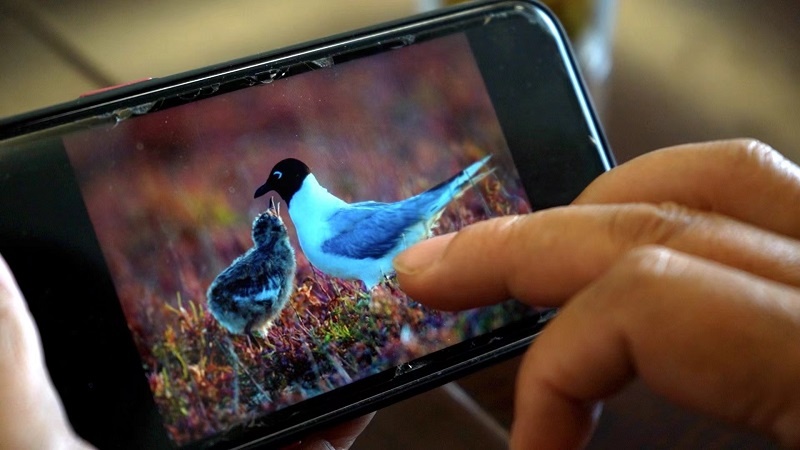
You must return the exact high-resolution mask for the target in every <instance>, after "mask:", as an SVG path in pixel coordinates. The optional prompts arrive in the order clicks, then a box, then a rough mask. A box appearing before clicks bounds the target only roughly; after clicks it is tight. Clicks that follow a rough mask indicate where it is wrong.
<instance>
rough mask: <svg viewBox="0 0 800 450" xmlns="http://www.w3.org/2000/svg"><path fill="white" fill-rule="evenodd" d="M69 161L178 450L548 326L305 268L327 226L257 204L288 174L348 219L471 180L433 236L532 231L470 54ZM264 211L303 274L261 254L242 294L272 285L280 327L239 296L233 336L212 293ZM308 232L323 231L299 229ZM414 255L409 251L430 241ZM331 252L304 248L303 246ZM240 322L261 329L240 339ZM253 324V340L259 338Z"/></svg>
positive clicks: (261, 105) (170, 112)
mask: <svg viewBox="0 0 800 450" xmlns="http://www.w3.org/2000/svg"><path fill="white" fill-rule="evenodd" d="M65 146H66V148H67V152H68V155H69V158H70V161H71V163H72V165H73V167H74V170H75V172H76V174H77V177H78V181H79V185H80V188H81V191H82V195H83V197H84V201H85V204H86V207H87V209H88V211H89V215H90V218H91V221H92V224H93V226H94V228H95V232H96V234H97V237H98V240H99V242H100V246H101V248H102V251H103V255H104V257H105V260H106V262H107V265H108V268H109V272H110V274H111V276H112V279H113V281H114V284H115V287H116V291H117V294H118V298H119V301H120V302H121V305H122V309H123V311H124V313H125V316H126V320H127V323H128V327H129V329H130V332H131V334H132V336H133V339H134V341H135V343H136V346H137V348H138V350H139V353H140V355H141V360H142V365H143V368H144V371H145V374H146V376H147V379H148V381H149V385H150V388H151V390H152V394H153V398H154V399H155V402H156V404H157V406H158V408H159V411H160V413H161V416H162V418H163V422H164V426H165V428H166V430H167V433H168V434H169V436H170V437H171V439H172V440H173V441H174V442H175V443H176V444H178V445H185V444H190V443H194V442H198V441H201V440H203V439H206V438H208V437H211V436H214V435H217V434H219V433H224V432H225V431H227V430H230V429H231V428H233V427H237V426H242V425H243V424H247V423H249V422H251V421H252V420H254V419H258V418H263V417H265V416H268V415H269V414H270V413H272V412H275V411H279V410H281V409H283V408H287V407H289V406H291V405H295V404H298V403H300V402H302V401H304V400H306V399H309V398H312V397H315V396H318V395H320V394H324V393H327V392H331V391H334V390H335V389H337V388H339V387H341V386H344V385H347V384H349V383H352V382H353V381H356V380H361V379H365V378H367V377H369V376H371V375H374V374H377V373H380V372H384V371H387V370H394V369H395V368H396V367H398V366H400V365H402V364H405V363H408V362H413V361H414V360H415V359H417V358H420V357H424V356H426V355H430V354H431V353H433V352H436V351H439V350H441V349H443V348H446V347H448V346H450V345H453V344H456V343H459V342H463V341H465V340H467V339H470V338H472V337H474V336H477V335H481V334H484V333H487V332H490V331H492V330H495V329H498V328H500V327H502V326H504V325H507V324H509V323H512V322H515V321H517V320H520V319H522V318H523V317H526V316H530V315H532V314H534V312H533V311H532V310H530V309H529V308H527V307H525V306H522V305H520V304H518V303H515V302H507V303H504V304H500V305H497V306H495V307H490V308H483V309H475V310H469V311H464V312H457V313H452V312H442V311H436V310H432V309H430V308H427V307H425V306H423V305H421V304H419V303H417V302H415V301H413V300H412V299H410V298H409V297H408V296H407V295H406V294H404V293H403V292H402V291H401V290H400V289H399V286H398V283H397V282H396V280H395V279H394V277H393V276H392V274H391V271H390V270H386V272H387V273H385V274H383V275H384V276H382V277H380V279H379V280H376V281H377V283H372V282H365V280H363V279H358V278H357V277H353V276H349V275H345V276H341V272H335V271H333V270H331V269H330V268H328V267H323V266H325V264H322V263H318V264H316V265H315V264H312V262H310V261H309V260H310V259H312V260H315V261H317V260H318V259H315V258H314V257H311V258H310V257H309V255H307V253H309V252H310V253H313V252H316V253H319V252H320V251H323V250H324V249H325V248H328V249H330V248H334V247H336V246H335V245H334V246H331V245H328V246H327V247H325V246H321V247H320V246H319V245H317V247H316V249H313V250H312V249H310V248H306V249H304V248H303V246H301V243H300V240H298V228H302V230H305V231H303V232H304V233H306V234H308V233H313V232H314V230H317V232H319V233H324V230H325V229H326V228H325V227H326V226H327V227H329V226H328V225H326V224H324V223H322V222H320V221H321V220H322V217H323V216H322V215H320V214H311V212H309V211H305V212H306V214H305V215H304V214H303V211H300V210H298V211H293V210H292V208H293V202H295V201H297V199H298V198H299V196H300V194H299V193H298V194H295V197H294V198H293V199H292V200H291V201H289V202H288V206H287V200H286V199H285V198H282V197H281V196H280V195H278V193H276V192H270V193H267V194H266V195H264V196H261V197H259V198H254V192H255V191H256V189H257V188H258V187H259V186H261V185H262V184H264V182H265V181H266V180H267V178H268V177H269V176H270V175H271V174H272V172H273V167H275V165H276V164H277V163H279V162H280V161H281V160H284V159H286V158H295V159H297V160H300V161H302V162H303V163H305V164H306V165H307V166H308V167H309V168H310V171H311V173H312V174H313V176H314V178H315V179H316V181H317V182H318V184H319V186H320V188H321V189H325V190H327V191H328V193H329V194H330V195H331V196H333V197H335V198H338V199H340V200H341V202H342V203H341V204H346V203H348V204H353V203H358V202H365V201H374V202H385V203H392V202H397V201H401V200H404V199H407V198H410V197H413V196H415V195H417V194H420V193H423V192H425V191H427V190H429V189H431V188H433V187H435V186H437V185H439V184H440V183H442V182H445V181H446V180H449V179H451V177H453V176H455V175H456V174H458V173H459V172H461V171H462V170H464V169H466V168H468V167H473V168H477V169H478V171H477V172H476V173H475V174H474V176H470V177H469V178H470V180H469V181H468V182H467V183H461V184H459V186H458V187H457V188H454V189H453V190H454V191H455V194H458V195H455V194H454V195H452V198H445V200H444V201H442V205H441V206H442V207H441V208H440V210H438V211H436V213H435V214H430V215H429V216H427V220H426V221H424V222H425V223H424V224H423V225H421V226H424V227H425V229H424V235H438V234H442V233H447V232H451V231H455V230H458V229H460V228H462V227H464V226H466V225H468V224H470V223H473V222H476V221H480V220H484V219H488V218H491V217H497V216H502V215H508V214H517V213H526V212H529V211H530V207H529V204H530V203H529V201H528V199H527V197H526V194H525V191H524V189H523V187H522V184H521V182H520V179H519V175H518V173H517V170H516V168H515V167H514V165H513V162H512V158H511V154H510V153H509V150H508V147H507V144H506V141H505V139H504V136H503V133H502V131H501V129H500V126H499V124H498V121H497V118H496V116H495V110H494V108H493V106H492V103H491V101H490V99H489V96H488V94H487V91H486V89H485V87H484V83H483V81H482V78H481V74H480V72H479V70H478V67H477V66H476V63H475V61H474V58H473V55H472V53H471V50H470V48H469V44H468V42H467V39H466V38H465V37H464V36H461V35H454V36H450V37H446V38H440V39H435V40H431V41H428V42H424V43H419V44H415V45H411V46H409V47H406V48H403V49H399V50H393V51H391V52H388V53H383V54H378V55H375V56H370V57H367V58H362V59H358V60H353V61H349V62H346V63H342V64H338V65H330V66H327V67H320V68H319V69H316V70H313V71H310V72H306V73H303V74H300V75H297V76H292V77H288V78H285V79H280V80H276V81H274V82H271V83H265V84H263V85H257V86H254V87H252V88H247V89H243V90H239V91H235V92H233V93H228V94H224V95H219V96H216V97H213V98H209V99H205V100H202V101H197V102H193V103H189V104H186V105H183V106H179V107H174V108H170V109H166V110H162V111H159V112H155V113H151V114H146V115H143V116H139V117H136V118H133V119H129V120H125V121H122V122H120V123H118V124H116V125H115V126H113V127H108V128H102V129H93V130H89V131H84V132H81V133H77V134H73V135H70V136H68V137H67V138H66V139H65ZM486 157H489V158H488V160H484V159H485V158H486ZM480 161H483V162H480ZM270 198H271V199H272V200H274V201H275V202H276V203H277V204H278V209H279V211H280V212H279V214H280V217H281V219H282V225H276V227H277V228H275V230H273V231H272V233H275V234H274V236H272V238H274V240H283V242H284V243H288V245H290V246H291V248H292V250H293V253H294V254H293V255H292V257H291V259H293V260H290V259H289V258H287V257H286V255H285V254H281V255H278V253H270V250H265V251H262V255H261V257H262V258H267V259H270V260H271V261H272V262H273V263H272V265H271V266H270V267H272V269H270V270H273V272H270V271H269V270H266V271H261V272H259V273H256V274H254V275H253V274H251V276H250V277H249V279H248V281H247V282H248V283H250V284H251V285H256V287H258V283H263V289H261V290H260V292H261V294H260V295H261V300H260V301H263V300H264V298H266V297H269V296H273V297H276V298H275V299H273V300H272V305H273V306H274V307H273V308H272V309H271V310H270V311H265V312H263V313H260V316H259V313H258V312H253V310H254V308H255V307H252V305H251V304H248V303H247V302H250V301H252V302H255V301H256V300H255V299H248V298H247V296H246V295H242V296H240V297H237V300H236V302H239V303H237V305H236V306H230V305H229V310H228V311H227V312H226V314H227V316H225V318H224V319H223V320H222V321H221V320H219V319H218V318H217V317H216V316H215V315H214V314H212V312H211V311H210V308H209V299H208V298H207V297H208V295H207V294H208V290H209V286H210V285H211V284H212V282H213V281H214V280H215V278H216V277H217V276H218V275H219V274H220V273H222V272H223V271H225V270H226V269H228V268H229V267H231V266H235V265H237V264H238V265H239V266H242V264H243V260H242V259H237V258H239V257H241V256H242V255H245V254H247V253H248V251H250V249H251V248H253V247H254V242H253V238H252V231H253V229H252V227H253V223H254V219H255V218H256V217H257V216H259V214H262V213H264V212H265V211H267V210H268V209H269V205H270V203H269V202H270ZM334 203H335V202H334ZM326 205H327V203H326ZM303 220H312V221H313V220H315V221H317V222H312V223H310V224H304V225H303V226H302V227H298V224H297V221H303ZM378 225H381V226H382V227H383V228H392V224H391V223H387V222H385V221H384V222H382V224H378ZM370 226H375V224H370V223H369V222H368V221H365V222H363V223H359V224H358V225H357V227H356V228H359V230H360V231H359V230H356V231H353V232H352V233H350V234H351V235H355V236H361V235H359V234H358V233H359V232H361V231H364V229H366V228H368V227H370ZM281 227H283V228H281ZM329 228H330V227H329ZM302 230H301V231H302ZM308 230H312V231H308ZM320 230H323V231H320ZM331 236H332V235H325V236H323V237H324V238H325V239H329V238H331V239H332V237H331ZM408 236H409V237H407V238H406V237H403V238H402V239H401V240H400V241H402V242H403V243H405V244H409V245H410V244H413V242H414V241H415V240H418V239H421V238H424V237H425V236H419V237H415V236H416V235H413V233H410V234H408ZM301 238H302V237H301ZM351 238H352V236H351ZM320 239H321V238H319V237H314V236H306V237H305V238H304V240H305V241H306V243H308V242H310V243H311V244H307V246H312V245H313V244H314V242H317V243H319V241H320ZM323 240H324V239H323ZM406 240H408V241H411V242H406ZM400 241H396V242H395V243H397V242H400ZM358 243H359V242H356V244H358ZM340 244H341V243H340ZM342 245H344V244H342ZM375 245H376V248H378V247H380V246H381V245H383V247H386V245H384V244H382V243H380V242H378V243H376V244H375ZM344 246H346V245H344ZM340 247H341V246H340ZM320 249H322V250H320ZM306 250H308V252H307V251H306ZM251 253H252V252H251ZM378 253H380V252H378V250H375V251H374V252H372V253H371V254H370V255H371V256H370V257H373V258H377V257H378ZM350 256H351V259H353V258H356V256H353V255H350ZM475 256H476V258H477V257H480V255H475ZM248 261H250V262H251V263H252V264H256V262H253V261H255V260H254V259H250V260H247V261H244V262H245V263H247V262H248ZM340 262H341V261H340ZM362 262H363V261H362ZM342 264H347V261H346V260H345V262H344V263H342ZM316 266H320V267H316ZM239 269H241V270H242V271H245V272H246V271H247V268H242V267H239ZM274 271H277V272H274ZM281 271H282V272H281ZM251 272H258V271H257V270H252V271H251ZM278 272H280V273H282V274H283V275H280V274H278ZM331 272H335V273H334V274H332V273H331ZM280 276H285V277H289V280H288V283H289V284H288V289H287V290H285V291H281V292H278V291H280V290H279V289H277V288H276V287H275V286H277V285H275V284H274V283H273V284H269V282H268V281H269V280H267V278H270V277H272V278H275V277H278V278H280ZM273 281H274V280H273ZM243 283H244V282H243ZM235 288H236V287H235V286H234V287H231V288H230V289H235ZM253 295H255V294H252V295H251V296H253ZM277 297H280V298H277ZM234 303H235V302H234ZM248 308H250V309H248ZM255 309H256V310H257V308H255ZM239 310H241V311H244V310H247V311H249V313H248V314H250V316H247V317H243V318H241V320H238V319H237V317H236V314H238V313H239V312H237V311H239ZM241 314H245V313H244V312H241ZM267 316H268V317H267ZM250 318H252V319H253V321H252V324H255V325H258V327H255V326H254V327H247V324H248V323H251V322H249V320H250ZM262 322H266V323H268V325H265V324H264V323H262ZM226 324H227V326H226ZM261 325H265V326H261ZM237 327H238V328H237ZM231 328H233V330H231ZM256 328H258V329H256Z"/></svg>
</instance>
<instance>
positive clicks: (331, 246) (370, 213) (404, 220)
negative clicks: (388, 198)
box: [322, 199, 423, 259]
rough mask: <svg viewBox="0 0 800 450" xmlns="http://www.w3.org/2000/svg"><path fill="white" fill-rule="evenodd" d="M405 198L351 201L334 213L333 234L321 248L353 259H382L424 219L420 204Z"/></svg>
mask: <svg viewBox="0 0 800 450" xmlns="http://www.w3.org/2000/svg"><path fill="white" fill-rule="evenodd" d="M408 200H411V199H408ZM408 200H406V201H401V202H397V203H379V202H362V203H354V204H352V205H350V206H349V207H348V208H345V209H342V210H340V211H338V212H336V213H335V214H333V215H332V216H331V218H330V222H329V225H330V227H331V229H332V230H333V231H334V235H333V236H332V237H331V238H329V239H328V240H326V241H325V242H323V243H322V250H323V251H325V252H327V253H332V254H336V255H340V256H345V257H348V258H354V259H365V258H373V259H378V258H382V257H383V256H385V255H386V254H387V253H389V252H390V251H391V250H392V249H394V248H395V247H396V246H397V245H398V244H399V243H400V242H401V241H402V239H403V235H404V234H405V232H406V230H408V229H409V228H410V227H411V226H413V225H414V224H416V223H418V222H420V221H421V220H423V212H422V211H420V210H419V206H420V205H418V204H417V202H414V201H411V202H409V201H408Z"/></svg>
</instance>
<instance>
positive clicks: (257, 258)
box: [206, 198, 297, 336]
mask: <svg viewBox="0 0 800 450" xmlns="http://www.w3.org/2000/svg"><path fill="white" fill-rule="evenodd" d="M252 237H253V244H254V245H253V247H252V248H251V249H249V250H247V252H245V253H244V254H243V255H242V256H239V257H238V258H236V259H235V260H234V261H233V263H231V265H230V266H229V267H228V268H227V269H225V270H223V271H222V272H221V273H220V274H219V275H217V277H216V278H215V279H214V281H213V282H212V283H211V285H210V286H209V287H208V291H207V293H206V298H207V300H208V309H209V311H211V314H212V315H213V316H214V318H215V319H217V322H219V323H220V325H222V326H223V327H224V328H225V329H226V330H228V331H229V332H231V333H234V334H246V335H252V334H253V331H256V330H259V331H260V332H261V334H262V336H265V335H266V331H267V329H268V328H269V326H270V324H271V323H272V321H273V320H274V319H275V318H276V317H277V316H278V315H279V314H280V312H281V310H282V309H283V307H284V306H285V305H286V303H287V301H288V300H289V297H290V296H291V293H292V290H293V288H294V278H295V272H296V269H297V267H296V262H295V256H294V250H293V249H292V246H291V244H290V243H289V235H288V233H287V232H286V226H285V225H284V224H283V221H282V220H281V217H280V214H279V211H278V208H277V207H276V206H275V202H274V201H273V200H272V199H271V198H270V207H269V209H268V210H267V211H265V212H263V213H261V214H259V215H258V216H257V217H256V218H255V220H254V221H253V231H252Z"/></svg>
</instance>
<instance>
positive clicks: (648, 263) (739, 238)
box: [0, 140, 800, 449]
mask: <svg viewBox="0 0 800 450" xmlns="http://www.w3.org/2000/svg"><path fill="white" fill-rule="evenodd" d="M475 252H479V253H480V254H481V255H482V257H481V258H473V257H471V255H474V254H475ZM537 262H542V263H541V264H537ZM395 267H396V269H397V272H398V280H399V281H400V284H401V286H402V288H403V289H404V290H405V291H406V292H407V293H409V295H411V296H412V297H413V298H415V299H417V300H419V301H421V302H424V303H426V304H428V305H430V306H433V307H437V308H443V309H463V308H469V307H474V306H478V305H483V304H489V303H493V302H498V301H502V300H504V299H506V298H509V297H514V298H517V299H520V300H522V301H526V302H529V303H531V304H536V305H550V306H559V307H561V312H560V313H559V315H558V316H557V317H556V318H555V319H554V320H553V321H552V323H550V324H549V325H548V327H547V328H546V329H545V331H544V332H543V333H542V335H541V336H540V337H539V338H538V339H537V340H536V341H535V343H534V344H533V345H531V347H530V349H529V350H528V352H527V353H526V355H525V357H524V361H523V364H522V366H521V368H520V372H519V374H518V380H517V387H518V389H517V396H516V402H515V422H514V426H513V430H512V448H513V449H528V448H580V447H582V446H583V445H585V444H586V442H587V441H588V439H589V438H590V436H591V433H592V431H593V429H594V426H595V423H596V419H597V412H598V411H599V405H601V403H602V400H603V399H605V398H607V397H609V396H611V395H613V394H614V393H615V392H618V391H619V390H620V389H622V388H623V387H624V386H625V385H626V384H627V383H629V382H631V381H632V380H633V379H634V378H637V377H638V378H641V379H642V380H643V381H644V382H645V383H647V384H648V385H649V386H650V387H651V388H652V389H653V390H655V391H656V392H658V393H660V394H661V395H663V396H664V397H665V398H667V399H669V400H671V401H673V402H675V403H677V404H679V405H682V406H684V407H686V408H690V409H693V410H696V411H699V412H701V413H705V414H708V415H711V416H715V417H718V418H721V419H723V420H725V421H728V422H729V423H732V424H734V425H736V426H741V427H744V428H749V429H752V430H756V431H758V432H761V433H764V434H766V435H769V436H771V437H773V438H774V439H775V440H777V441H778V442H779V443H781V444H782V445H785V446H787V447H795V448H800V426H798V424H800V390H799V389H797V380H800V168H798V167H797V166H796V165H794V164H792V163H791V162H789V161H787V160H786V159H784V158H783V157H781V156H780V155H779V154H778V153H777V152H775V151H774V150H772V149H770V148H769V147H767V146H765V145H764V144H761V143H758V142H755V141H749V140H740V141H725V142H715V143H707V144H693V145H687V146H682V147H679V148H672V149H666V150H662V151H657V152H653V153H650V154H647V155H645V156H643V157H640V158H638V159H636V160H633V161H630V162H628V163H626V164H624V165H622V166H620V167H618V168H616V169H614V170H612V171H610V172H608V173H607V174H604V175H603V176H601V177H600V178H598V179H597V180H596V181H595V182H594V183H592V184H591V185H590V186H589V187H588V188H587V189H586V190H585V191H584V192H583V194H581V196H580V197H579V198H578V199H577V200H576V201H575V202H574V205H572V206H568V207H564V208H554V209H551V210H547V211H542V212H537V213H534V214H529V215H525V216H511V217H503V218H498V219H493V220H490V221H486V222H481V223H479V224H475V225H471V226H469V227H467V228H465V229H463V230H462V231H460V232H458V233H455V234H450V235H445V236H440V237H437V238H433V239H429V240H427V241H423V242H422V243H419V244H417V245H416V246H414V247H412V248H410V249H408V250H406V251H405V252H404V253H402V254H401V255H400V256H398V258H397V259H396V260H395ZM0 334H2V336H0V338H1V339H0V405H3V408H2V409H0V414H2V417H0V427H2V430H1V431H0V448H50V447H55V446H62V447H67V448H69V447H73V448H85V447H86V444H85V443H83V442H82V441H80V440H79V439H78V438H77V437H76V436H75V434H74V433H73V432H72V430H71V428H70V426H69V424H68V423H67V421H66V419H65V417H64V415H63V409H62V407H61V404H60V401H59V399H58V397H57V395H56V393H55V391H54V390H53V389H52V386H51V383H50V380H49V377H48V375H47V372H46V370H45V368H44V364H43V362H42V356H41V349H40V346H39V340H38V335H37V332H36V329H35V326H34V324H33V322H32V320H31V318H30V314H29V313H28V310H27V307H26V305H25V303H24V301H23V299H22V295H21V294H20V293H19V290H18V289H17V287H16V284H15V282H14V280H13V277H12V276H11V274H10V272H9V271H8V269H7V267H6V266H5V264H0ZM6 405H8V406H6ZM368 421H369V418H368V417H367V418H362V419H360V420H358V421H354V422H350V423H348V424H345V425H342V426H339V427H336V428H333V429H331V430H328V431H326V432H324V433H320V434H319V435H317V436H314V437H312V438H310V439H307V440H304V441H303V442H301V443H298V444H296V445H295V446H294V447H293V448H301V449H330V448H348V447H349V446H350V445H351V444H352V442H353V441H354V440H355V438H356V437H357V436H358V434H359V433H360V432H361V431H362V430H363V429H364V427H365V426H366V424H367V423H368ZM542 430H546V432H543V431H542Z"/></svg>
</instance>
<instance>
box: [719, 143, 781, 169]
mask: <svg viewBox="0 0 800 450" xmlns="http://www.w3.org/2000/svg"><path fill="white" fill-rule="evenodd" d="M728 148H729V149H730V155H731V157H732V158H733V159H734V162H735V163H739V164H741V165H742V167H749V168H768V169H771V168H773V167H775V166H780V165H783V164H784V161H785V158H784V157H783V155H781V153H780V152H778V151H777V150H775V149H774V148H772V147H771V146H769V145H768V144H765V143H764V142H761V141H759V140H758V139H751V138H747V139H737V140H735V141H732V143H731V145H730V146H729V147H728Z"/></svg>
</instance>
